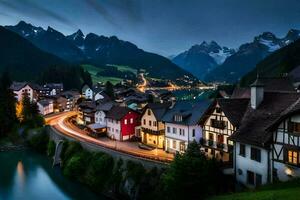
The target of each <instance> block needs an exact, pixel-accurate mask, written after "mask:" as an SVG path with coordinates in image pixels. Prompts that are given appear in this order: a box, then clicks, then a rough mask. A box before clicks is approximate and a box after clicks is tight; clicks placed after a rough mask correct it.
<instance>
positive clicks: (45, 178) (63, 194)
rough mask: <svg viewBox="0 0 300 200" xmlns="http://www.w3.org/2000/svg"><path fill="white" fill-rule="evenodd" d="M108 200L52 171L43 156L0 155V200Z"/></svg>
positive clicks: (59, 172) (30, 153) (22, 154)
mask: <svg viewBox="0 0 300 200" xmlns="http://www.w3.org/2000/svg"><path fill="white" fill-rule="evenodd" d="M40 199H42V200H48V199H49V200H61V199H62V200H65V199H76V200H77V199H78V200H80V199H85V200H94V199H99V200H108V199H107V198H106V197H104V196H101V195H96V194H95V193H93V192H91V191H90V190H89V189H88V188H86V187H84V186H83V185H82V184H79V183H77V182H74V181H71V180H69V179H67V178H65V177H64V176H63V175H62V174H61V170H60V168H59V167H55V168H52V165H51V161H50V159H48V158H47V157H46V156H44V155H40V154H37V153H34V152H31V151H22V152H0V200H40Z"/></svg>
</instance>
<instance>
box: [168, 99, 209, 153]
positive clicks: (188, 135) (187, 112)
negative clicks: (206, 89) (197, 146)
mask: <svg viewBox="0 0 300 200" xmlns="http://www.w3.org/2000/svg"><path fill="white" fill-rule="evenodd" d="M208 105H209V102H208V101H200V102H197V103H194V102H191V101H181V102H177V103H176V104H175V106H174V107H173V108H172V109H169V110H168V111H167V112H166V114H165V115H164V117H163V121H164V122H165V151H167V152H172V153H175V152H180V153H183V152H185V150H186V149H187V146H188V144H189V143H190V142H192V141H196V142H198V143H199V142H200V138H202V128H201V126H200V125H199V124H198V123H199V121H200V119H201V117H202V114H203V113H204V111H205V110H206V109H207V107H208Z"/></svg>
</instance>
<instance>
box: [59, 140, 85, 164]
mask: <svg viewBox="0 0 300 200" xmlns="http://www.w3.org/2000/svg"><path fill="white" fill-rule="evenodd" d="M82 151H83V148H82V146H81V145H80V143H78V142H67V141H66V142H64V143H63V149H62V152H61V160H62V162H63V163H65V162H67V161H68V160H69V159H70V158H71V157H72V156H73V155H74V154H76V153H79V152H82Z"/></svg>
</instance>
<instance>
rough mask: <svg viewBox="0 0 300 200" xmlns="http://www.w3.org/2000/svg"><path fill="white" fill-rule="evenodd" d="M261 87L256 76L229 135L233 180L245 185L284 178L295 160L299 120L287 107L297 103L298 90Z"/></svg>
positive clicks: (257, 184)
mask: <svg viewBox="0 0 300 200" xmlns="http://www.w3.org/2000/svg"><path fill="white" fill-rule="evenodd" d="M264 87H265V86H264V84H263V83H262V82H260V81H259V79H257V80H256V81H255V82H254V83H253V84H252V85H251V98H250V102H249V105H248V106H247V109H246V111H245V113H244V115H243V116H242V117H241V122H240V126H239V128H238V129H237V130H236V131H235V133H234V134H233V135H231V136H230V138H229V139H230V140H231V141H233V142H234V150H233V157H234V159H233V163H234V165H233V166H234V174H235V177H236V180H237V181H238V182H239V183H242V184H243V185H245V186H247V187H256V186H259V185H261V184H266V183H269V182H272V181H273V180H275V178H276V179H280V180H286V179H288V177H289V176H290V175H289V173H290V171H289V169H293V168H294V166H297V164H296V163H297V162H298V160H297V159H298V153H297V149H298V148H299V147H298V146H297V145H298V141H297V133H296V132H297V122H298V121H297V118H292V117H293V115H292V112H290V111H291V109H292V108H293V107H294V106H296V105H297V104H298V103H299V101H300V100H299V98H300V94H299V93H296V92H293V91H265V90H264ZM285 113H287V115H285ZM282 116H283V117H282ZM295 117H296V115H295ZM274 123H276V124H275V125H274ZM289 129H290V130H289ZM295 133H296V134H295ZM292 171H293V170H292ZM291 173H292V172H291Z"/></svg>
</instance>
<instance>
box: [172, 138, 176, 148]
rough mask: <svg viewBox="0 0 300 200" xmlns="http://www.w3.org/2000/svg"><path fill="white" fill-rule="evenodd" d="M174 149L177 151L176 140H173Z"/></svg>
mask: <svg viewBox="0 0 300 200" xmlns="http://www.w3.org/2000/svg"><path fill="white" fill-rule="evenodd" d="M173 149H176V140H173Z"/></svg>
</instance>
